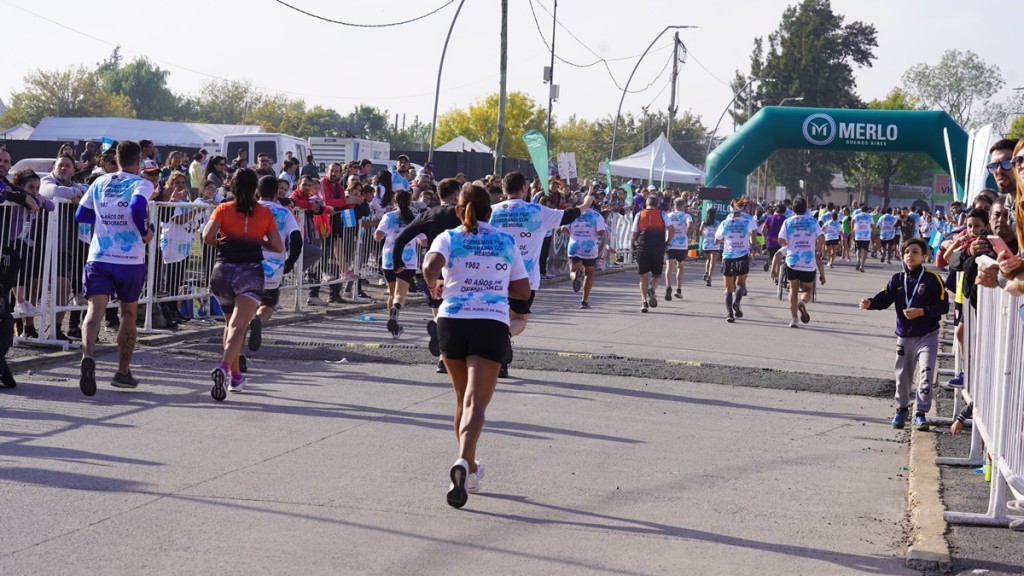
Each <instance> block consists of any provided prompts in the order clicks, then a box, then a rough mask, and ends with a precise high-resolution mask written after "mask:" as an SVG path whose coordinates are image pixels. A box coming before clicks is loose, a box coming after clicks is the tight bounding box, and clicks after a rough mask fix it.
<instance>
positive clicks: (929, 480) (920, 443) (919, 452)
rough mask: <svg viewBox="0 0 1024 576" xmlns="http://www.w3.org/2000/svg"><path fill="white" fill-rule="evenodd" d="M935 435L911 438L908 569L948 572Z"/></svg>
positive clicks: (948, 555) (948, 564) (943, 508)
mask: <svg viewBox="0 0 1024 576" xmlns="http://www.w3.org/2000/svg"><path fill="white" fill-rule="evenodd" d="M936 457H937V453H936V448H935V436H934V435H933V434H932V433H931V432H916V431H915V432H913V433H912V434H911V439H910V474H909V477H910V479H909V489H908V494H907V504H908V507H909V509H910V536H911V539H912V541H913V543H912V544H911V545H910V547H909V548H908V549H907V556H906V562H907V567H908V568H913V569H915V570H922V571H935V570H941V571H943V572H945V571H948V570H949V569H950V568H952V566H953V560H952V557H951V556H950V553H949V544H947V543H946V536H945V534H946V519H945V517H944V516H943V513H944V511H945V507H944V506H943V504H942V499H941V498H940V497H939V486H940V479H939V466H938V464H936V463H935V459H936Z"/></svg>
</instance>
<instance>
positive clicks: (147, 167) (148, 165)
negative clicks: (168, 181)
mask: <svg viewBox="0 0 1024 576" xmlns="http://www.w3.org/2000/svg"><path fill="white" fill-rule="evenodd" d="M142 171H143V172H159V171H160V166H157V163H156V162H154V161H153V160H151V159H149V158H146V159H144V160H143V161H142Z"/></svg>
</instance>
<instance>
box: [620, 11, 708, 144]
mask: <svg viewBox="0 0 1024 576" xmlns="http://www.w3.org/2000/svg"><path fill="white" fill-rule="evenodd" d="M683 28H699V26H674V25H669V26H665V29H664V30H662V31H661V32H658V35H657V36H655V37H654V40H651V43H650V44H649V45H648V46H647V50H644V53H643V54H641V55H640V58H638V59H637V61H636V65H635V66H633V71H632V72H630V73H629V80H626V85H625V86H623V87H622V97H621V98H619V107H618V109H617V110H615V126H614V127H613V128H612V150H611V154H609V155H608V157H609V158H610V159H613V160H614V159H615V140H616V138H617V136H618V135H619V115H620V114H622V103H623V102H624V101H625V100H626V91H628V90H629V83H630V82H632V81H633V75H635V74H636V69H637V68H639V67H640V62H642V61H643V59H644V56H647V53H648V52H650V51H651V48H653V47H654V43H655V42H657V41H658V38H661V35H662V34H664V33H665V32H668V31H669V30H681V29H683Z"/></svg>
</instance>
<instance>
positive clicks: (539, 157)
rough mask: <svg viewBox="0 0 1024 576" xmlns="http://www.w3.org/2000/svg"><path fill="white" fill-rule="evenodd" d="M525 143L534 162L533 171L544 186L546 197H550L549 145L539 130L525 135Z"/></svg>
mask: <svg viewBox="0 0 1024 576" xmlns="http://www.w3.org/2000/svg"><path fill="white" fill-rule="evenodd" d="M523 142H524V143H525V144H526V151H527V152H529V153H530V161H531V162H533V169H534V170H536V171H537V176H538V177H540V183H541V185H542V186H544V195H545V196H547V195H548V143H547V140H545V139H544V134H543V133H542V132H540V131H539V130H530V131H529V132H527V133H525V134H523Z"/></svg>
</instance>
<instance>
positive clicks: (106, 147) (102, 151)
mask: <svg viewBox="0 0 1024 576" xmlns="http://www.w3.org/2000/svg"><path fill="white" fill-rule="evenodd" d="M113 144H114V141H113V140H111V139H110V138H104V139H103V144H102V145H100V154H106V153H107V150H110V147H111V146H112V145H113Z"/></svg>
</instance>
